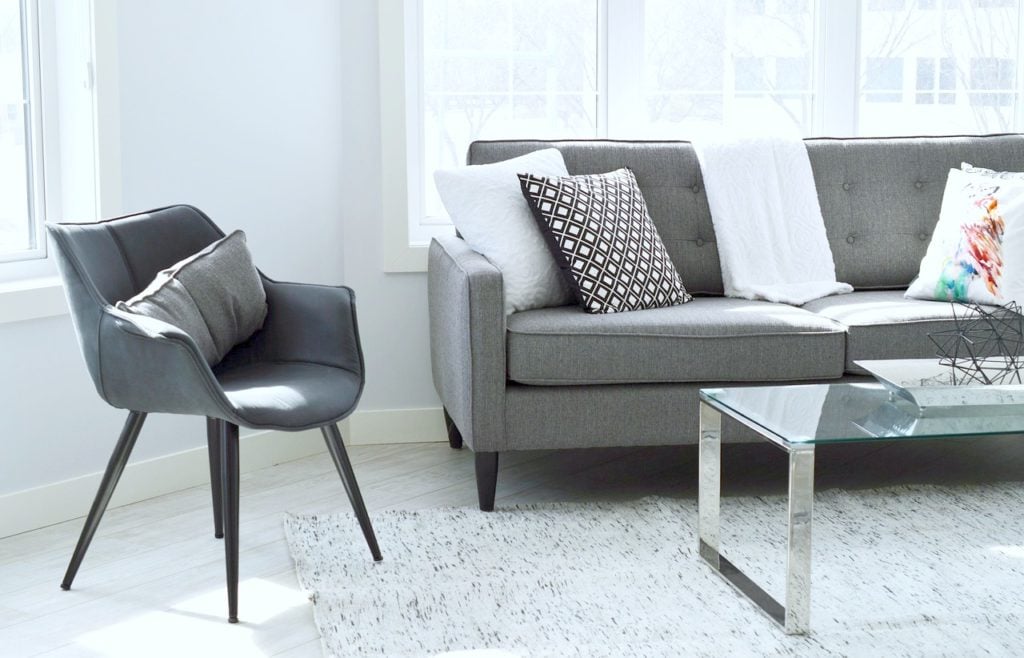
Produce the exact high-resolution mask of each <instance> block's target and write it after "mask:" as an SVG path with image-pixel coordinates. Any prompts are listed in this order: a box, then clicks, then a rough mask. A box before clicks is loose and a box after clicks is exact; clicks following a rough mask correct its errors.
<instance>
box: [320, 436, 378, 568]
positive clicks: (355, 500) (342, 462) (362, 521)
mask: <svg viewBox="0 0 1024 658" xmlns="http://www.w3.org/2000/svg"><path fill="white" fill-rule="evenodd" d="M320 430H321V431H322V432H323V434H324V441H325V442H326V443H327V450H328V451H330V453H331V459H333V460H334V467H335V468H337V469H338V475H340V476H341V483H342V484H343V485H345V492H346V493H347V494H348V501H349V502H350V503H351V504H352V511H353V512H355V515H356V518H357V519H359V526H360V527H361V528H362V529H363V537H365V538H366V545H367V546H369V547H370V554H371V555H372V556H373V559H374V561H375V562H380V561H381V560H383V559H384V558H383V557H382V556H381V554H380V547H378V546H377V536H376V535H374V533H373V525H372V524H371V523H370V515H369V514H367V513H366V504H365V503H364V502H363V495H362V494H361V493H359V484H358V483H357V482H356V475H355V473H354V472H353V471H352V462H350V461H349V459H348V453H347V452H345V442H344V441H343V440H342V438H341V432H340V431H338V426H337V425H335V424H334V423H331V424H330V425H324V426H323V427H321V428H320Z"/></svg>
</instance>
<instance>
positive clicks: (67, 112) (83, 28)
mask: <svg viewBox="0 0 1024 658" xmlns="http://www.w3.org/2000/svg"><path fill="white" fill-rule="evenodd" d="M108 4H109V3H92V2H90V1H89V0H0V283H7V282H10V281H15V280H19V279H27V278H34V277H41V276H49V275H53V274H55V272H56V270H55V266H54V263H53V262H52V259H48V258H47V252H46V237H45V233H44V230H43V228H44V224H45V222H46V221H47V220H50V219H53V220H57V221H90V220H93V219H95V218H96V215H97V205H98V201H99V193H98V189H97V185H98V171H97V169H98V165H97V155H98V149H97V148H96V140H97V133H98V132H99V131H98V127H97V123H96V121H95V116H96V111H95V110H96V98H95V93H94V88H93V87H94V68H93V62H92V56H93V50H92V47H93V26H94V18H95V14H94V12H107V11H110V8H109V6H108ZM99 6H102V8H100V7H99ZM104 25H106V23H104Z"/></svg>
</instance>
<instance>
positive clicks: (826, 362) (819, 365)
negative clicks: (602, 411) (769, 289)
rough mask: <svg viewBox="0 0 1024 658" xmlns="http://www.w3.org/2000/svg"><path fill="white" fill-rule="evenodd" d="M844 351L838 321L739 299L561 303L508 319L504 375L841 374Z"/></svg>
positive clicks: (542, 378)
mask: <svg viewBox="0 0 1024 658" xmlns="http://www.w3.org/2000/svg"><path fill="white" fill-rule="evenodd" d="M844 355H845V335H844V331H843V328H842V327H841V326H840V325H838V324H836V323H834V322H832V321H831V320H828V319H826V318H824V317H821V316H819V315H815V314H814V313H811V312H809V311H806V310H803V309H800V308H796V307H793V306H787V305H785V304H773V303H771V302H762V301H750V300H745V299H730V298H725V297H697V298H695V299H694V300H693V301H691V302H690V303H688V304H683V305H681V306H670V307H666V308H657V309H648V310H643V311H634V312H630V313H610V314H603V315H601V314H598V315H595V314H589V313H584V312H583V311H582V309H580V308H579V307H575V306H561V307H556V308H542V309H534V310H530V311H522V312H519V313H513V314H512V315H510V316H509V318H508V378H509V379H510V380H511V381H514V382H519V383H521V384H534V385H567V384H623V383H655V382H708V381H721V382H758V381H789V380H807V379H827V378H832V377H839V376H841V375H842V374H843V363H844Z"/></svg>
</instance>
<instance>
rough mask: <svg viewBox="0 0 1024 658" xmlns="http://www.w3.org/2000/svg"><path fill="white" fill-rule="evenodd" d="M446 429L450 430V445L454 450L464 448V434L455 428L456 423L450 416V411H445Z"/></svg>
mask: <svg viewBox="0 0 1024 658" xmlns="http://www.w3.org/2000/svg"><path fill="white" fill-rule="evenodd" d="M444 427H445V429H446V430H448V445H450V446H451V447H452V448H453V449H455V450H459V449H460V448H462V432H460V431H459V428H458V427H456V426H455V421H454V420H452V417H451V416H449V415H448V409H444Z"/></svg>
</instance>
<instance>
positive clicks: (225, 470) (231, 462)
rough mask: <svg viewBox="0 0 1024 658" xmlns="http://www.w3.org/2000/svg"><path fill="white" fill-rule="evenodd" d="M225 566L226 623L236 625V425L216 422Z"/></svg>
mask: <svg viewBox="0 0 1024 658" xmlns="http://www.w3.org/2000/svg"><path fill="white" fill-rule="evenodd" d="M217 424H218V425H219V428H218V429H219V432H218V434H219V439H220V441H219V443H220V483H221V505H222V508H223V512H222V514H223V517H222V518H223V521H224V563H225V565H226V567H227V580H228V621H229V622H231V623H232V624H236V623H238V425H235V424H234V423H229V422H227V421H225V420H218V421H217Z"/></svg>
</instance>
